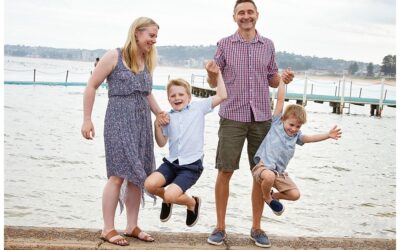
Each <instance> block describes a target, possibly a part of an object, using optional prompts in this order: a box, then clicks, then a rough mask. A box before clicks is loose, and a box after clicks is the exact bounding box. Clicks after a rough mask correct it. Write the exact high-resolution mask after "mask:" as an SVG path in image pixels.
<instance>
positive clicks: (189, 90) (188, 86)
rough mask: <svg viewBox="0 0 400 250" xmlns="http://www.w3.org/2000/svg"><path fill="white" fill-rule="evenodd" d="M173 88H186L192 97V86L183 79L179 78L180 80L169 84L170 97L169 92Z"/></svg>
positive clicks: (173, 80)
mask: <svg viewBox="0 0 400 250" xmlns="http://www.w3.org/2000/svg"><path fill="white" fill-rule="evenodd" d="M172 86H180V87H184V88H185V90H186V93H187V94H188V95H189V96H190V95H191V88H190V84H189V83H188V82H187V81H185V80H183V79H182V78H178V79H172V80H170V81H169V82H168V85H167V94H168V95H169V90H170V88H171V87H172Z"/></svg>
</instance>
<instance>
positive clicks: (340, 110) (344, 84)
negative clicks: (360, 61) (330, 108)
mask: <svg viewBox="0 0 400 250" xmlns="http://www.w3.org/2000/svg"><path fill="white" fill-rule="evenodd" d="M342 81H343V84H342V96H341V97H340V108H339V113H340V114H343V108H344V90H345V88H346V81H345V79H344V75H343V79H342Z"/></svg>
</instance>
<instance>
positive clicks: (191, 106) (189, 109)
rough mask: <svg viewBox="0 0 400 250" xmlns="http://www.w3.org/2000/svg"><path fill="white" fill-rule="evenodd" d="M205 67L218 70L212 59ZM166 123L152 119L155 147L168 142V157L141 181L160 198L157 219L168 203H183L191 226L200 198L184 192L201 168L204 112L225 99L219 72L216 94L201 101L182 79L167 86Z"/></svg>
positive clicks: (165, 212) (162, 217) (166, 212)
mask: <svg viewBox="0 0 400 250" xmlns="http://www.w3.org/2000/svg"><path fill="white" fill-rule="evenodd" d="M206 69H214V70H219V69H218V66H217V64H216V63H215V62H214V61H210V62H209V63H207V65H206ZM167 94H168V101H169V103H170V104H171V107H172V110H171V111H170V112H169V120H170V122H169V124H168V125H166V126H161V124H160V121H159V120H158V118H156V121H155V122H154V125H155V139H156V142H157V144H158V146H160V147H163V146H164V145H165V144H166V143H167V142H168V144H169V156H167V157H165V158H164V159H163V161H164V163H163V164H161V166H160V167H159V168H158V169H157V170H156V171H155V172H154V173H152V174H151V175H150V176H149V177H148V178H147V179H146V181H145V184H144V185H145V188H146V189H147V191H148V192H150V193H152V194H154V195H157V196H159V197H160V198H162V199H163V203H162V205H161V213H160V220H161V221H162V222H166V221H168V220H169V218H170V216H171V213H172V204H179V205H185V206H187V215H186V225H187V226H189V227H192V226H194V225H195V224H196V223H197V220H198V218H199V209H200V204H201V199H200V197H196V196H192V197H191V196H189V195H187V194H186V193H185V192H186V191H187V190H188V189H189V188H190V187H191V186H193V185H194V184H195V183H196V182H197V180H198V179H199V178H200V175H201V173H202V171H203V156H204V153H203V145H204V127H205V115H206V114H208V113H209V112H211V111H212V110H213V108H214V107H216V106H217V105H219V104H220V103H221V102H222V101H223V100H225V99H226V98H227V93H226V89H225V84H224V81H223V79H222V76H221V72H219V76H218V85H217V93H216V95H215V96H212V97H209V98H207V99H205V100H201V101H195V102H190V101H191V93H190V85H189V83H188V82H186V81H185V80H183V79H175V80H171V81H169V83H168V85H167Z"/></svg>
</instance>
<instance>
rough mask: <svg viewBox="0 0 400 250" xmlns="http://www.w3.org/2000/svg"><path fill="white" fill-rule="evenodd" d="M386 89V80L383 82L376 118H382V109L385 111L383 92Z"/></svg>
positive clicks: (383, 79)
mask: <svg viewBox="0 0 400 250" xmlns="http://www.w3.org/2000/svg"><path fill="white" fill-rule="evenodd" d="M384 88H385V78H382V80H381V96H380V98H379V107H378V109H377V110H376V116H378V117H381V113H382V109H383V92H384V91H383V90H384Z"/></svg>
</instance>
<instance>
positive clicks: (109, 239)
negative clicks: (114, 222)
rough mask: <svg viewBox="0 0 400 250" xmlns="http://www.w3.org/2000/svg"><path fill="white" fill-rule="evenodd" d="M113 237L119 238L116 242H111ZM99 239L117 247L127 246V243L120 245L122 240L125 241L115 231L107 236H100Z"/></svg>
mask: <svg viewBox="0 0 400 250" xmlns="http://www.w3.org/2000/svg"><path fill="white" fill-rule="evenodd" d="M115 236H120V238H117V239H116V240H113V241H112V240H111V239H112V238H114V237H115ZM100 239H102V240H104V241H106V242H108V243H111V244H114V245H117V246H129V242H126V243H121V241H122V240H126V239H125V238H124V237H122V236H121V235H120V234H119V233H118V232H117V231H115V229H113V230H111V231H110V232H108V234H107V235H106V236H101V237H100ZM126 241H127V240H126Z"/></svg>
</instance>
